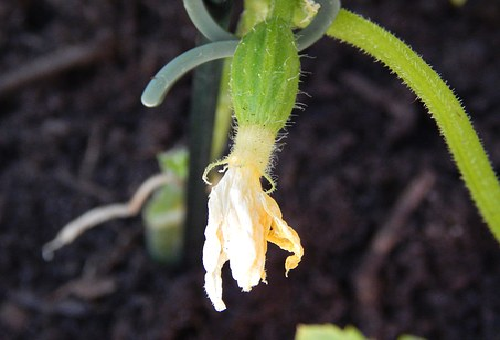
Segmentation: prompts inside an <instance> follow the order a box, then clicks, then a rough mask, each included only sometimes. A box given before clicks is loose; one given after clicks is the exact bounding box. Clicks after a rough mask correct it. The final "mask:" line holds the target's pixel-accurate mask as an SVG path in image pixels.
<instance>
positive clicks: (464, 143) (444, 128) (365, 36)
mask: <svg viewBox="0 0 500 340" xmlns="http://www.w3.org/2000/svg"><path fill="white" fill-rule="evenodd" d="M327 35H329V36H331V37H334V38H337V39H339V40H341V41H343V42H346V43H348V44H351V45H353V46H355V47H357V48H359V49H361V50H362V51H364V52H366V53H368V54H370V55H371V56H372V57H374V58H375V59H376V60H377V61H380V62H382V63H383V64H384V65H386V66H387V67H389V68H390V69H391V70H392V71H394V72H395V73H396V74H397V75H398V77H400V78H401V79H402V81H403V82H404V83H405V84H406V85H407V86H408V87H409V88H410V89H412V90H413V91H414V92H415V94H416V95H417V96H418V97H419V98H420V99H421V100H422V101H423V103H424V104H425V106H426V107H427V109H428V110H429V112H430V114H431V116H432V118H434V119H435V120H436V123H437V125H438V128H439V131H440V132H441V134H442V135H443V137H444V138H445V140H446V143H447V145H448V148H449V150H450V152H451V154H452V155H453V158H454V159H455V162H456V163H457V166H458V169H459V171H460V174H461V175H462V178H463V179H464V181H465V184H466V185H467V187H468V188H469V191H470V194H471V196H472V199H473V200H474V201H475V203H476V205H477V207H478V209H479V211H480V213H481V215H482V216H483V218H484V220H485V221H486V223H487V224H488V226H489V228H490V230H491V232H492V233H493V235H494V236H495V238H496V239H497V240H498V241H499V242H500V207H499V203H500V184H499V182H498V180H497V177H496V175H495V173H494V171H493V169H492V167H491V164H490V162H489V160H488V156H487V155H486V152H485V151H484V149H483V147H482V145H481V142H480V141H479V138H478V136H477V134H476V132H475V130H474V128H473V127H472V124H471V122H470V120H469V117H468V116H467V113H466V112H465V110H464V108H463V107H462V105H461V104H460V102H459V100H458V99H457V97H456V96H455V95H454V94H453V92H452V91H451V90H450V89H449V88H448V86H446V84H445V83H444V81H443V80H442V79H441V78H440V77H439V75H438V74H437V73H436V72H435V71H434V70H432V68H431V67H430V66H429V65H427V64H426V63H425V61H424V60H423V59H422V58H420V57H419V56H418V55H417V54H416V53H415V52H414V51H413V50H412V49H411V48H410V47H408V46H407V45H406V44H405V43H403V42H402V41H401V40H399V39H398V38H396V37H395V36H393V35H392V34H391V33H389V32H387V31H386V30H384V29H383V28H381V27H380V26H378V25H376V24H374V23H372V22H370V21H369V20H367V19H364V18H362V17H361V16H359V15H357V14H354V13H351V12H349V11H347V10H344V9H342V10H341V11H340V13H339V15H338V17H337V19H336V20H335V21H334V22H333V24H332V25H331V26H330V28H329V29H328V31H327Z"/></svg>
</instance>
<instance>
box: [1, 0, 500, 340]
mask: <svg viewBox="0 0 500 340" xmlns="http://www.w3.org/2000/svg"><path fill="white" fill-rule="evenodd" d="M239 5H240V6H241V4H239ZM343 5H344V7H345V8H347V9H351V10H353V11H355V12H357V13H359V14H362V15H364V16H365V17H369V18H371V19H372V20H373V21H375V22H377V23H379V24H381V25H382V26H383V27H385V28H387V29H389V30H390V31H391V32H393V33H395V34H396V35H397V36H398V37H400V38H402V39H403V40H404V41H405V42H407V43H409V44H410V45H411V46H413V48H414V49H415V50H416V51H417V52H418V53H419V54H421V55H422V56H423V58H424V59H425V60H426V61H427V62H429V63H430V64H431V65H432V66H433V67H434V69H435V70H437V71H438V73H440V74H441V75H442V76H443V77H444V79H446V80H447V82H448V84H449V85H450V86H451V87H452V88H453V89H455V91H456V93H457V94H458V95H459V96H460V98H461V99H462V100H463V103H464V105H465V106H466V108H467V111H468V112H469V113H470V115H471V117H472V120H473V122H474V126H475V127H476V129H477V130H478V133H479V135H480V138H481V140H482V141H483V144H484V146H485V148H486V149H487V151H488V152H489V155H490V157H491V160H492V163H493V165H494V167H495V170H496V172H497V173H498V171H499V169H500V97H499V96H498V86H499V84H500V58H498V57H499V54H498V51H499V50H500V3H499V2H498V1H491V0H490V1H488V0H470V1H468V2H467V3H466V4H465V5H464V6H458V7H457V6H456V5H454V4H452V3H451V2H450V1H448V0H429V1H411V2H410V1H361V0H350V1H347V0H346V1H344V4H343ZM196 37H197V32H196V30H195V29H194V27H193V26H192V25H191V22H190V20H189V18H188V16H187V14H186V13H185V12H184V10H183V6H182V2H181V1H160V0H143V1H136V0H127V1H125V0H107V1H78V0H23V1H13V0H4V1H2V2H1V3H0V338H1V339H68V338H73V339H90V338H96V339H105V338H110V339H137V338H146V339H225V338H232V339H291V338H293V336H294V334H295V328H296V325H297V324H298V323H335V324H339V325H341V326H344V325H348V324H353V325H355V326H357V327H359V328H360V329H361V330H362V331H363V332H364V334H365V335H367V336H371V337H374V338H377V339H392V338H395V337H396V336H397V335H399V334H402V333H410V334H415V335H419V336H423V337H428V338H432V339H437V338H439V339H498V336H499V335H498V334H500V294H498V287H500V269H499V268H500V248H499V246H498V243H497V242H496V241H495V240H494V239H493V237H492V236H491V235H490V233H489V231H488V230H487V227H486V225H485V224H484V223H483V222H482V221H481V218H480V216H479V215H478V213H477V211H476V208H475V207H474V205H473V203H472V202H471V200H470V198H469V194H468V192H467V190H466V189H465V187H464V185H463V183H462V182H461V180H460V178H459V175H458V172H457V170H456V167H455V165H454V164H453V162H452V160H451V157H450V156H449V154H448V152H447V150H446V146H445V143H444V141H443V140H442V138H441V137H440V136H439V133H438V131H437V128H436V126H435V124H434V122H433V121H432V119H431V118H430V117H429V115H428V113H427V112H426V110H425V109H424V108H423V105H422V104H421V103H420V102H419V101H418V100H416V99H415V96H414V95H413V94H412V93H410V91H409V90H407V89H406V88H405V87H404V86H403V85H401V84H400V82H399V81H398V80H397V79H396V78H395V77H394V75H391V74H390V72H389V71H388V70H387V69H384V68H383V67H382V66H381V65H379V64H376V63H374V62H373V61H372V60H371V59H370V57H368V56H366V55H363V54H361V53H359V52H358V51H357V50H355V49H353V48H352V47H349V46H346V45H343V44H340V43H338V42H337V41H334V40H332V39H329V38H323V39H322V40H321V41H319V42H318V43H317V44H316V45H314V46H312V47H311V48H309V49H308V50H307V51H305V53H306V54H307V56H308V57H307V58H306V57H304V58H302V69H303V71H306V72H308V74H307V75H306V76H304V77H303V79H302V83H301V90H302V91H304V92H306V93H307V94H309V96H306V95H300V96H299V98H298V101H299V102H301V103H304V104H306V105H307V108H306V110H305V111H303V112H301V111H294V117H293V119H292V124H291V125H290V127H289V128H288V129H287V132H288V135H287V138H286V140H285V141H286V145H285V147H284V148H283V150H282V151H281V152H279V154H278V162H277V165H276V168H275V172H274V173H275V175H276V176H277V177H278V191H277V192H276V193H275V194H274V197H275V199H276V200H277V202H278V203H279V204H280V206H281V208H282V212H283V215H284V217H285V219H286V220H287V221H288V223H289V224H290V226H292V227H294V228H295V229H296V230H297V232H298V233H299V235H300V237H301V240H302V243H303V246H304V248H305V256H304V258H303V261H302V262H301V264H300V266H299V267H298V268H297V269H295V270H293V271H292V272H291V273H290V275H289V277H288V278H285V277H284V259H285V258H286V256H287V254H286V253H285V252H283V251H281V250H279V249H277V247H275V246H269V250H268V260H267V275H268V282H269V284H268V285H265V284H260V285H259V286H257V287H255V288H254V290H253V291H252V292H251V293H242V292H240V291H239V289H238V287H237V286H236V284H235V282H234V281H233V280H232V278H231V275H230V272H229V270H227V268H226V270H225V271H224V273H223V277H224V298H225V301H226V303H227V306H228V310H227V311H225V312H223V313H217V312H215V311H214V310H213V308H212V306H211V304H210V301H209V300H208V299H207V298H206V297H205V293H204V291H203V268H202V264H201V258H200V262H199V265H197V266H196V265H195V266H176V267H168V266H164V265H161V264H159V263H156V262H155V261H153V260H151V259H150V257H149V256H148V253H147V250H146V248H145V236H144V228H143V223H142V220H141V218H140V217H137V218H133V219H128V220H120V221H113V222H109V223H107V224H106V225H104V226H102V227H99V228H97V229H95V230H92V231H90V232H88V233H86V234H84V235H83V236H81V237H80V238H79V239H78V240H77V241H75V242H74V243H73V244H71V245H70V246H67V247H65V248H63V249H62V250H60V251H58V252H57V253H56V254H55V258H54V260H53V261H52V262H45V261H44V260H43V259H42V257H41V247H42V245H43V244H44V243H46V242H48V241H50V240H51V239H52V238H53V237H54V236H55V234H56V233H57V231H58V230H59V229H60V228H61V227H62V226H63V225H64V224H66V223H67V222H68V221H70V220H72V219H73V218H75V217H77V216H78V215H80V214H82V213H84V212H85V211H87V210H88V209H91V208H93V207H96V206H99V205H103V204H109V203H113V202H117V201H118V202H122V201H126V200H128V198H129V197H130V195H131V194H133V193H134V191H135V190H136V188H137V187H138V186H139V185H140V183H141V182H142V181H143V180H145V179H146V178H147V177H149V176H151V175H152V174H154V173H156V172H158V164H157V161H156V154H157V153H159V152H161V151H164V150H168V149H171V148H172V147H174V146H177V145H182V144H186V143H187V141H188V139H189V129H188V112H189V107H190V101H191V99H192V98H191V96H190V93H191V92H190V91H191V90H190V84H191V77H185V78H183V79H182V80H181V81H180V82H179V83H178V84H177V85H175V87H174V88H173V89H172V91H171V92H170V94H169V95H168V97H167V98H166V100H165V102H164V103H163V104H162V106H161V107H159V108H155V109H148V108H145V107H143V106H142V105H141V104H140V100H139V98H140V95H141V93H142V90H143V89H144V87H145V85H146V84H147V82H148V81H149V79H150V77H151V76H152V75H154V74H155V73H156V71H157V70H158V69H159V68H160V67H161V66H162V65H163V64H165V63H166V62H168V61H169V60H171V59H172V58H174V57H175V56H177V55H179V54H180V53H181V52H183V51H186V50H188V49H190V48H192V47H193V46H194V44H195V41H196ZM309 57H311V58H309ZM309 72H310V73H309ZM200 213H203V212H200ZM189 251H190V252H194V253H197V252H198V253H200V254H201V249H189ZM226 266H227V265H226Z"/></svg>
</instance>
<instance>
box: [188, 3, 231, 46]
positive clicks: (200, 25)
mask: <svg viewBox="0 0 500 340" xmlns="http://www.w3.org/2000/svg"><path fill="white" fill-rule="evenodd" d="M184 8H185V9H186V12H188V15H189V18H191V21H192V22H193V25H194V26H195V27H196V28H197V29H198V31H200V32H201V34H203V35H204V36H205V37H206V38H207V39H208V40H211V41H222V40H237V39H238V38H237V37H236V36H235V35H233V34H231V33H229V32H228V31H226V30H224V29H223V28H222V27H220V26H219V25H218V24H217V23H216V22H215V21H214V19H213V18H212V16H211V15H210V13H209V12H208V11H207V9H206V7H205V5H204V4H203V1H202V0H184Z"/></svg>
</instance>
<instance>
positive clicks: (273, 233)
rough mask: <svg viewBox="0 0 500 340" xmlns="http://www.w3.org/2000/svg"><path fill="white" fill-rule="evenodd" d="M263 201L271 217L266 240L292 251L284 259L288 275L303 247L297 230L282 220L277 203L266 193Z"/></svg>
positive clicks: (294, 266)
mask: <svg viewBox="0 0 500 340" xmlns="http://www.w3.org/2000/svg"><path fill="white" fill-rule="evenodd" d="M263 203H264V209H265V210H266V212H267V213H268V214H269V215H270V216H271V217H272V219H273V222H272V226H271V229H270V230H269V233H268V235H267V240H268V241H269V242H272V243H274V244H276V245H277V246H278V247H280V248H281V249H284V250H287V251H289V252H291V253H294V254H293V255H290V256H288V257H287V259H286V261H285V269H286V274H285V275H286V276H288V272H289V271H290V269H294V268H296V267H297V266H298V265H299V262H300V259H301V258H302V256H303V255H304V248H302V246H301V245H300V238H299V235H298V234H297V232H296V231H295V230H293V229H292V228H290V226H288V224H287V223H286V222H285V220H283V218H282V214H281V210H280V208H279V206H278V203H276V201H275V200H274V199H273V198H272V197H270V196H268V195H265V198H264V200H263Z"/></svg>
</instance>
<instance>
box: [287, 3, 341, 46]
mask: <svg viewBox="0 0 500 340" xmlns="http://www.w3.org/2000/svg"><path fill="white" fill-rule="evenodd" d="M317 2H318V3H319V4H320V5H321V7H320V10H319V12H318V14H317V15H316V17H315V18H314V20H313V21H312V22H311V23H310V24H309V25H308V26H307V27H306V28H304V29H303V30H301V31H299V32H297V34H296V35H295V36H296V39H297V49H298V50H299V51H302V50H304V49H306V48H308V47H309V46H311V45H312V44H314V43H315V42H316V41H318V40H319V39H320V38H321V37H322V36H323V35H324V34H325V32H326V31H327V30H328V27H330V25H331V24H332V22H333V21H334V20H335V18H336V17H337V15H338V14H339V11H340V1H339V0H317Z"/></svg>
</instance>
